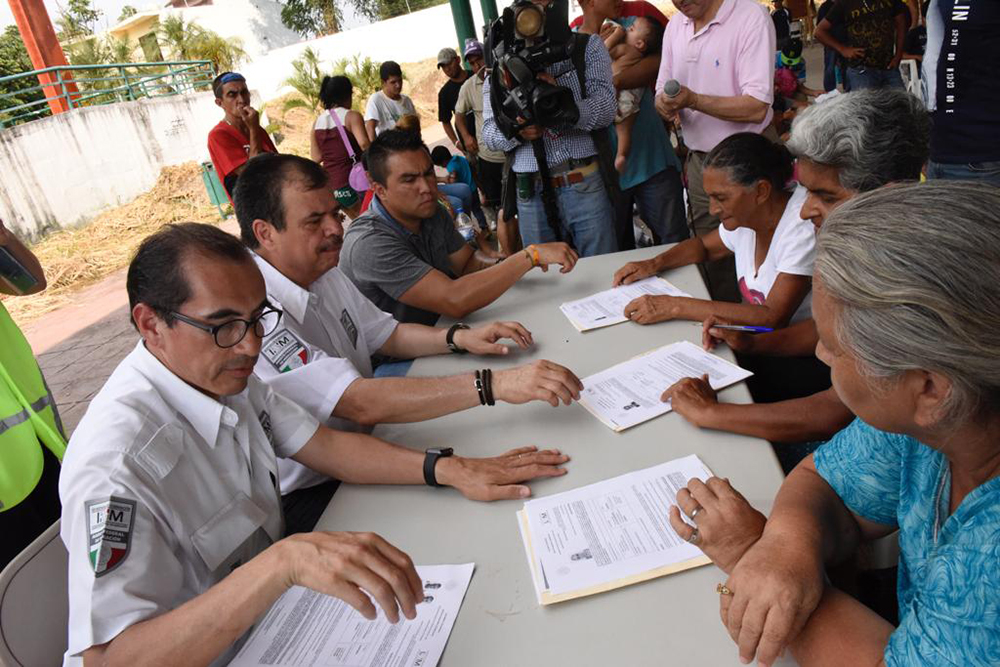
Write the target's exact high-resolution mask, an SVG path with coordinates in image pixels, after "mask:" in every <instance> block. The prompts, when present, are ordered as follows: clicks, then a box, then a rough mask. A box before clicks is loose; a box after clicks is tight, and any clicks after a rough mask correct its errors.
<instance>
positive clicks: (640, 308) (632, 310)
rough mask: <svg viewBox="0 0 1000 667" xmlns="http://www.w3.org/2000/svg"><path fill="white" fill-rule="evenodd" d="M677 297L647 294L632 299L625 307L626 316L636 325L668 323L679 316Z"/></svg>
mask: <svg viewBox="0 0 1000 667" xmlns="http://www.w3.org/2000/svg"><path fill="white" fill-rule="evenodd" d="M676 302H677V297H675V296H651V295H649V294H646V295H644V296H640V297H639V298H637V299H632V300H631V301H629V302H628V303H627V304H626V305H625V311H624V313H623V314H624V315H625V317H627V318H628V319H629V320H631V321H633V322H635V323H636V324H655V323H656V322H666V321H667V320H672V319H674V318H675V317H676V316H677V313H676V310H677V309H676V307H675V304H676Z"/></svg>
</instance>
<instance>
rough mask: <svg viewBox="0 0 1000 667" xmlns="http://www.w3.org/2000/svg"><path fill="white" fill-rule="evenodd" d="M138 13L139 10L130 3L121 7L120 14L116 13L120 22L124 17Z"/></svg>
mask: <svg viewBox="0 0 1000 667" xmlns="http://www.w3.org/2000/svg"><path fill="white" fill-rule="evenodd" d="M138 13H139V10H138V9H136V8H135V7H133V6H132V5H125V6H124V7H122V12H121V14H119V15H118V22H119V23H121V22H122V21H124V20H125V19H127V18H131V17H133V16H135V15H136V14H138Z"/></svg>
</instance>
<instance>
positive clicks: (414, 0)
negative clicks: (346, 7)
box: [351, 0, 445, 21]
mask: <svg viewBox="0 0 1000 667" xmlns="http://www.w3.org/2000/svg"><path fill="white" fill-rule="evenodd" d="M444 2H445V0H351V4H352V5H353V6H354V10H355V11H356V12H357V13H358V14H360V15H361V16H364V17H365V18H367V19H368V20H370V21H384V20H385V19H391V18H393V17H394V16H402V15H403V14H409V13H410V12H415V11H419V10H421V9H427V8H428V7H434V6H436V5H440V4H443V3H444Z"/></svg>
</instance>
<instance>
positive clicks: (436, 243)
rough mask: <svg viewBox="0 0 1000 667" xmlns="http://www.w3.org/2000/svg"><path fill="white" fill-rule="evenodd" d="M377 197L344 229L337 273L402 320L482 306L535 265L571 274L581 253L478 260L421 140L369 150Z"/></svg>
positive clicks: (407, 135)
mask: <svg viewBox="0 0 1000 667" xmlns="http://www.w3.org/2000/svg"><path fill="white" fill-rule="evenodd" d="M368 173H369V175H370V177H371V181H372V189H373V190H374V192H375V198H374V199H372V204H371V208H369V209H368V211H367V212H365V213H364V214H363V215H361V216H360V217H358V218H357V219H356V220H355V221H354V222H352V223H351V225H350V226H349V227H348V228H347V232H346V233H345V235H344V247H343V250H342V251H341V255H340V269H341V271H343V272H344V273H345V274H346V275H347V277H348V278H350V279H351V281H352V282H353V283H354V284H355V286H357V288H358V289H359V290H361V292H362V293H363V294H364V295H365V296H367V297H368V299H369V300H371V301H372V302H374V303H375V305H376V306H378V307H379V308H381V309H382V310H384V311H386V312H389V313H392V315H393V316H394V317H395V318H396V319H397V320H398V321H400V322H416V323H420V324H434V323H435V322H436V321H437V318H438V316H439V315H447V316H449V317H452V318H455V319H459V318H462V317H465V316H466V315H468V314H469V313H471V312H473V311H476V310H479V309H480V308H483V307H485V306H487V305H489V304H490V303H492V302H493V301H495V300H496V299H497V298H498V297H499V296H500V295H501V294H503V293H504V292H506V291H507V290H508V289H509V288H510V286H511V285H513V284H514V283H516V282H517V281H518V280H520V278H521V276H523V275H524V274H525V273H527V272H528V271H530V270H531V269H533V268H534V267H536V266H540V267H541V268H542V270H547V269H548V266H549V264H559V265H560V266H561V267H562V268H561V270H560V271H561V273H568V272H569V271H571V270H572V269H573V266H574V265H575V264H576V260H577V255H576V253H575V252H574V251H573V249H572V248H570V247H569V246H568V245H566V244H565V243H540V244H537V245H530V246H528V247H527V248H525V249H524V250H523V251H521V252H518V253H516V254H514V255H511V256H510V257H508V258H507V259H505V260H502V261H494V260H492V259H480V258H479V257H477V256H476V254H475V251H474V250H473V249H472V247H471V246H469V245H468V244H466V243H465V241H464V239H462V236H461V235H460V234H459V233H458V232H457V231H456V230H455V226H454V224H453V222H452V220H451V217H450V215H449V214H448V213H447V211H445V209H444V208H442V207H441V206H440V205H439V204H438V201H437V197H438V192H437V179H436V177H435V174H434V164H433V163H432V162H431V156H430V152H429V151H428V150H427V146H425V145H424V143H423V141H422V140H421V139H420V136H419V135H417V134H415V133H413V132H406V131H403V130H390V131H387V132H383V133H382V134H380V135H379V136H378V138H376V139H375V141H374V142H372V145H371V147H370V148H369V149H368Z"/></svg>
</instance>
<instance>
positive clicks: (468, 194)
mask: <svg viewBox="0 0 1000 667" xmlns="http://www.w3.org/2000/svg"><path fill="white" fill-rule="evenodd" d="M438 191H439V192H440V193H441V194H443V195H445V196H446V197H448V201H449V202H451V205H452V206H455V200H456V199H457V200H458V201H459V202H461V204H462V210H463V211H465V212H466V213H468V214H471V215H474V216H475V217H476V221H477V222H478V223H479V226H480V228H482V229H489V226H488V225H487V224H486V216H485V215H484V214H483V207H482V206H481V205H480V204H479V193H478V192H473V191H472V188H470V187H469V186H468V185H466V184H465V183H438ZM455 208H456V209H457V208H458V207H457V206H456V207H455Z"/></svg>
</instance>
